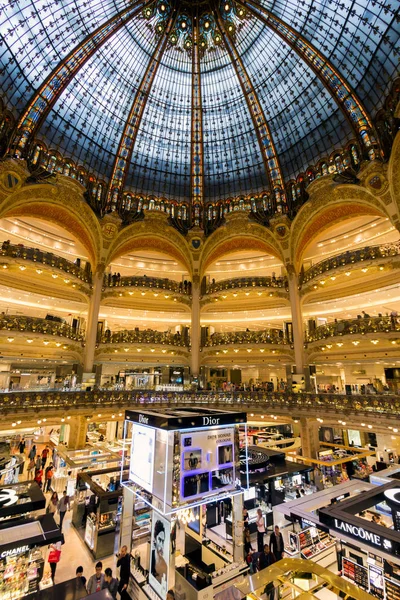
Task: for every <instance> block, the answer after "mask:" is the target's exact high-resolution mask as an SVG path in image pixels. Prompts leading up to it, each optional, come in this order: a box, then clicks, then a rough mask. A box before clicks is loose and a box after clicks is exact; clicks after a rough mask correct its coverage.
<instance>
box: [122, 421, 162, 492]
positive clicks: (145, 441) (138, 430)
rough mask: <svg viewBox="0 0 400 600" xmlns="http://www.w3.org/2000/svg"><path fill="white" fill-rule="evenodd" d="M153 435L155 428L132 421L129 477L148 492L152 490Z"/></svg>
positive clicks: (154, 434)
mask: <svg viewBox="0 0 400 600" xmlns="http://www.w3.org/2000/svg"><path fill="white" fill-rule="evenodd" d="M155 436H156V431H155V429H152V428H150V427H145V426H144V425H139V424H138V423H132V447H131V460H130V467H129V469H130V472H129V477H130V479H131V480H132V481H134V482H135V483H137V484H138V485H140V486H141V487H142V488H144V489H145V490H147V491H148V492H152V491H153V471H154V452H155ZM133 457H135V458H133ZM138 457H140V460H138Z"/></svg>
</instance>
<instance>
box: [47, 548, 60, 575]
mask: <svg viewBox="0 0 400 600" xmlns="http://www.w3.org/2000/svg"><path fill="white" fill-rule="evenodd" d="M60 557H61V542H53V543H52V544H50V553H49V558H48V562H49V565H50V569H51V579H52V580H53V583H54V578H55V576H56V569H57V565H58V563H59V562H60Z"/></svg>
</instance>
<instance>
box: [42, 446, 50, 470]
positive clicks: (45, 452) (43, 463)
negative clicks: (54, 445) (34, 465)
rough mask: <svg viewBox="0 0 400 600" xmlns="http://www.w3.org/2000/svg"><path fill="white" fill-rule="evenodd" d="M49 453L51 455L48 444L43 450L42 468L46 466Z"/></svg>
mask: <svg viewBox="0 0 400 600" xmlns="http://www.w3.org/2000/svg"><path fill="white" fill-rule="evenodd" d="M48 455H49V448H48V447H47V446H46V448H43V450H42V469H44V466H45V464H46V462H47V457H48Z"/></svg>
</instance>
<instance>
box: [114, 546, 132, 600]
mask: <svg viewBox="0 0 400 600" xmlns="http://www.w3.org/2000/svg"><path fill="white" fill-rule="evenodd" d="M117 558H118V561H117V568H118V567H121V569H120V572H119V586H118V591H119V593H120V596H121V600H130V596H129V594H128V592H127V591H126V588H127V587H128V583H129V575H130V571H131V559H130V556H129V554H128V548H127V547H126V546H122V548H121V551H120V553H119V554H117Z"/></svg>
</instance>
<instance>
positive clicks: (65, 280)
mask: <svg viewBox="0 0 400 600" xmlns="http://www.w3.org/2000/svg"><path fill="white" fill-rule="evenodd" d="M3 269H8V265H3ZM26 269H27V267H25V266H24V265H20V266H19V270H20V271H26ZM35 271H36V273H37V274H38V275H41V274H42V273H44V272H45V271H43V270H42V269H35ZM51 276H52V278H53V279H58V274H57V273H51ZM63 281H64V283H67V284H68V283H71V280H70V279H68V278H67V277H65V278H64V279H63ZM72 287H73V288H74V287H76V284H75V283H73V284H72Z"/></svg>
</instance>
